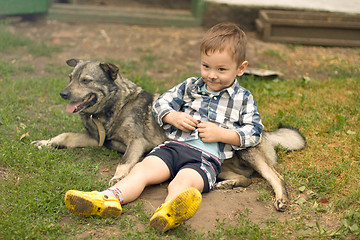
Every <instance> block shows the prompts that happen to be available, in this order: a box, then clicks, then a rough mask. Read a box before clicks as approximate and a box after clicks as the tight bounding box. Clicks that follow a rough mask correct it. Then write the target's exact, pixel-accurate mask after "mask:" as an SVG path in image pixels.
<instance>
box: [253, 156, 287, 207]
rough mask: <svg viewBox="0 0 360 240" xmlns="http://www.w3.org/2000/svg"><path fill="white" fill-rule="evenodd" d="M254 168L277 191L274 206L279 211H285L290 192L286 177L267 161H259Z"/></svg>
mask: <svg viewBox="0 0 360 240" xmlns="http://www.w3.org/2000/svg"><path fill="white" fill-rule="evenodd" d="M254 169H255V170H256V171H257V172H258V173H259V174H260V175H261V176H262V177H263V178H265V179H266V180H267V181H268V182H269V183H270V185H271V186H272V188H273V189H274V192H275V202H274V207H275V208H276V210H278V211H285V210H286V208H287V206H288V204H289V199H288V194H287V190H286V187H285V181H284V178H283V177H282V176H281V175H280V174H279V173H278V172H277V171H276V170H275V168H274V167H272V166H269V165H268V164H267V163H266V162H265V161H258V163H257V164H256V166H254Z"/></svg>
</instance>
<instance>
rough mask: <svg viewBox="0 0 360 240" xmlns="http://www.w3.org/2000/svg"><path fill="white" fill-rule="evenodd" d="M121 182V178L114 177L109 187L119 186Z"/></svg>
mask: <svg viewBox="0 0 360 240" xmlns="http://www.w3.org/2000/svg"><path fill="white" fill-rule="evenodd" d="M120 180H121V177H115V176H114V177H113V178H112V179H110V181H109V186H110V187H112V186H114V185H115V184H117V183H118V182H119V181H120Z"/></svg>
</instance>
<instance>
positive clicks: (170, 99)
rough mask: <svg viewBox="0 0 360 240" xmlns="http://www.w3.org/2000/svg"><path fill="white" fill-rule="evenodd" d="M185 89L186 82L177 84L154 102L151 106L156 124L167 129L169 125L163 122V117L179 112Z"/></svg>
mask: <svg viewBox="0 0 360 240" xmlns="http://www.w3.org/2000/svg"><path fill="white" fill-rule="evenodd" d="M185 87H186V81H184V82H182V83H180V84H178V85H177V86H175V87H173V88H172V89H170V90H168V91H167V92H165V93H164V94H162V95H161V96H160V97H159V98H158V99H156V100H155V102H154V104H153V114H154V117H155V120H156V122H157V123H158V124H159V125H160V127H163V128H164V129H167V128H169V127H170V125H168V124H167V122H164V121H163V120H164V117H165V116H167V115H168V114H169V113H170V112H173V111H179V110H180V108H181V106H182V104H183V100H182V99H183V96H184V90H185Z"/></svg>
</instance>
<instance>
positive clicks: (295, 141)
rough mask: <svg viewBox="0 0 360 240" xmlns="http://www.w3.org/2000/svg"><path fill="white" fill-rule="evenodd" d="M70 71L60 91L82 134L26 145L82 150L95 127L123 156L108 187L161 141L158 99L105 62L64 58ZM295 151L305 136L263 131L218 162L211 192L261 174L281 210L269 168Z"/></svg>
mask: <svg viewBox="0 0 360 240" xmlns="http://www.w3.org/2000/svg"><path fill="white" fill-rule="evenodd" d="M67 64H68V65H69V66H71V67H73V70H72V72H71V73H70V75H69V78H70V83H69V84H68V85H67V86H66V87H65V88H64V89H63V90H62V91H61V92H60V95H61V97H62V98H63V99H64V100H67V101H70V103H69V104H68V106H67V108H66V109H67V112H70V113H76V112H78V113H79V115H80V117H81V120H82V123H83V125H84V127H85V129H86V132H84V133H62V134H60V135H58V136H56V137H54V138H51V139H48V140H38V141H34V142H32V144H33V145H35V146H37V147H38V148H42V147H49V148H51V147H60V148H73V147H87V146H99V145H102V141H101V138H102V136H101V135H102V134H101V133H100V132H101V131H100V130H101V129H100V127H99V125H98V122H100V123H101V124H100V125H101V128H103V131H104V132H105V135H104V143H103V144H104V146H106V147H108V148H110V149H114V150H116V151H118V152H121V153H123V154H124V155H123V157H122V159H121V161H120V163H119V164H118V166H117V168H116V172H115V174H114V176H113V178H112V179H111V180H110V185H114V184H115V183H116V182H117V181H119V180H120V179H122V178H123V177H125V176H126V175H127V174H128V173H129V171H130V169H131V168H132V167H133V166H134V165H135V164H136V163H137V162H139V161H141V160H142V158H143V156H144V155H145V154H146V153H148V152H149V151H150V150H151V149H153V148H154V147H155V146H157V145H158V144H160V143H162V142H164V141H165V140H166V139H167V138H166V136H165V134H164V131H163V130H162V129H161V128H160V127H159V125H158V124H157V123H156V122H155V119H154V117H153V115H152V104H153V101H154V100H155V99H156V98H157V97H158V95H156V94H151V93H148V92H146V91H145V90H143V89H142V88H141V87H139V86H137V85H136V84H135V83H133V82H132V81H130V80H128V79H126V78H123V77H122V76H121V75H120V74H119V68H118V67H117V66H115V65H113V64H111V63H101V62H97V61H82V60H77V59H70V60H68V61H67ZM277 145H280V146H282V147H284V148H286V149H288V150H291V151H292V150H300V149H303V148H304V147H305V145H306V142H305V138H304V137H303V136H302V135H301V134H300V133H299V131H297V130H296V129H293V128H283V127H281V128H279V129H278V130H275V131H273V132H264V133H263V135H262V138H261V142H260V144H259V145H257V146H256V147H252V148H249V149H246V150H241V151H237V152H236V154H234V157H233V158H231V159H227V160H225V161H224V164H223V166H222V171H221V173H220V175H219V179H221V180H223V181H220V182H218V183H217V185H216V188H233V187H238V186H243V187H246V186H248V185H250V184H251V178H250V176H251V174H252V173H253V171H254V170H255V171H256V172H258V173H259V174H260V175H261V176H263V177H264V178H265V179H266V180H267V181H268V182H269V183H270V185H271V186H272V188H273V189H274V192H275V203H274V206H275V208H276V209H277V210H278V211H283V210H285V209H286V207H287V205H288V196H287V191H286V187H285V182H284V179H283V177H282V176H281V175H280V174H279V173H278V172H277V171H276V170H275V168H274V166H275V165H276V163H277V157H276V152H275V147H276V146H277Z"/></svg>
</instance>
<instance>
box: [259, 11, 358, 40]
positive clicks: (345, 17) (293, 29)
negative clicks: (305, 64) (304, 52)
mask: <svg viewBox="0 0 360 240" xmlns="http://www.w3.org/2000/svg"><path fill="white" fill-rule="evenodd" d="M256 28H257V31H258V32H259V33H260V36H261V38H262V39H263V40H264V41H271V42H286V43H299V44H311V45H323V46H360V16H359V15H349V14H340V13H320V12H299V11H272V10H261V11H260V12H259V18H258V19H256Z"/></svg>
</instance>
